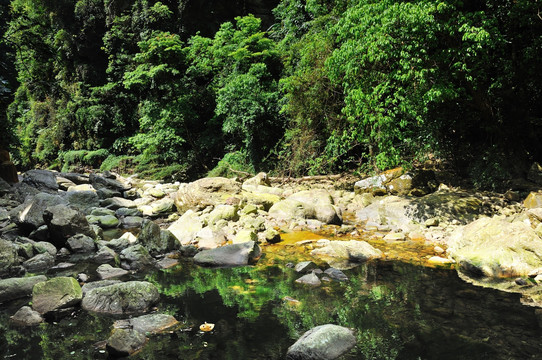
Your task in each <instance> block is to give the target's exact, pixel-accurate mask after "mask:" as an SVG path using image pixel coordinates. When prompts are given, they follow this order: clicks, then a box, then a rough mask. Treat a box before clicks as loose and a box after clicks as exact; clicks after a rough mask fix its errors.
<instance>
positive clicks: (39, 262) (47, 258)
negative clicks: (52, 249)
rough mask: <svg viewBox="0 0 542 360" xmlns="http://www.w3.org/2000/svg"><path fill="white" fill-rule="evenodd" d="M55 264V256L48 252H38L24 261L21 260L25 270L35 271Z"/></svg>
mask: <svg viewBox="0 0 542 360" xmlns="http://www.w3.org/2000/svg"><path fill="white" fill-rule="evenodd" d="M54 264H55V258H54V256H52V255H51V254H49V253H44V254H38V255H36V256H34V257H32V258H30V259H28V260H26V261H25V262H23V267H24V268H25V269H26V271H28V272H31V273H35V272H40V271H46V270H48V269H50V268H52V267H53V265H54Z"/></svg>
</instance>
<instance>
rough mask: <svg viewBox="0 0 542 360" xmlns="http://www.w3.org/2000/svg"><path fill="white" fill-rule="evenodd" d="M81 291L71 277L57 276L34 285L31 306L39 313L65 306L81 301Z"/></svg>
mask: <svg viewBox="0 0 542 360" xmlns="http://www.w3.org/2000/svg"><path fill="white" fill-rule="evenodd" d="M82 298H83V292H82V290H81V286H79V283H78V282H77V280H75V279H74V278H72V277H57V278H53V279H50V280H47V281H44V282H39V283H37V284H36V285H34V288H33V290H32V308H33V309H34V310H35V311H37V312H39V313H40V314H47V313H49V312H52V311H55V310H57V309H62V308H67V307H70V306H73V305H76V304H78V303H79V302H81V299H82Z"/></svg>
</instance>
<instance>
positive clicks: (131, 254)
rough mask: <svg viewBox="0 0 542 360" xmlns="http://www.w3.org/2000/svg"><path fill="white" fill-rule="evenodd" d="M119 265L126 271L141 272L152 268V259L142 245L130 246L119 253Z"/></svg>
mask: <svg viewBox="0 0 542 360" xmlns="http://www.w3.org/2000/svg"><path fill="white" fill-rule="evenodd" d="M120 264H121V267H122V268H123V269H126V270H136V271H139V270H143V269H146V268H149V267H153V266H154V259H153V258H152V257H151V255H150V254H149V252H148V251H147V249H146V248H144V247H143V246H142V245H140V244H137V245H132V246H130V247H127V248H126V249H124V250H122V251H121V253H120Z"/></svg>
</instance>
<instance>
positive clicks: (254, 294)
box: [0, 257, 542, 360]
mask: <svg viewBox="0 0 542 360" xmlns="http://www.w3.org/2000/svg"><path fill="white" fill-rule="evenodd" d="M82 270H83V271H87V272H90V273H92V271H93V270H92V265H85V264H81V265H79V266H78V267H77V268H74V269H70V270H63V273H62V275H70V274H71V273H78V272H80V271H82ZM345 273H346V274H347V275H348V277H349V278H350V280H349V281H346V282H327V283H323V285H322V286H321V287H318V288H310V287H307V286H306V285H301V284H298V283H296V282H295V279H296V278H298V277H299V275H298V274H296V273H295V271H294V270H292V269H290V268H288V267H287V266H286V264H285V262H283V261H282V260H281V259H280V258H279V257H277V258H264V259H262V260H261V261H260V263H259V265H257V266H250V267H240V268H231V269H204V268H199V267H196V266H194V265H192V264H191V263H190V262H189V261H186V262H182V263H181V264H180V265H179V266H177V267H175V268H172V269H169V270H161V271H156V272H153V273H150V274H147V275H146V276H145V277H144V279H145V280H147V281H151V282H153V283H155V284H156V285H157V286H158V287H159V289H160V291H161V303H160V304H159V305H158V306H157V309H155V311H157V312H160V313H168V314H171V315H174V316H175V317H176V318H177V319H178V320H179V321H180V322H181V325H180V326H179V327H177V328H175V329H172V330H171V331H169V332H167V333H165V334H161V335H154V336H150V340H149V342H148V344H147V345H146V346H145V347H144V348H143V350H142V351H141V352H139V353H137V354H135V355H133V356H132V357H131V358H133V359H202V360H203V359H232V360H233V359H283V358H284V355H285V353H286V351H287V349H288V347H289V346H290V345H291V344H293V343H294V342H295V341H296V339H297V338H298V337H299V336H300V335H301V334H302V333H303V332H304V331H306V330H308V329H310V328H311V327H314V326H317V325H321V324H325V323H334V324H339V325H343V326H347V327H352V328H355V329H356V330H357V338H358V345H357V347H356V348H355V349H353V350H352V352H351V353H350V354H348V355H347V356H346V357H345V359H541V358H542V353H541V351H540V350H541V348H542V346H541V345H540V340H541V335H542V331H541V328H540V327H539V324H538V322H537V316H536V314H535V308H531V307H528V306H525V305H522V304H521V303H520V299H519V295H516V294H509V293H504V292H499V291H496V290H491V289H484V288H478V287H474V286H472V285H470V284H467V283H465V282H464V281H462V280H461V279H459V278H458V276H457V275H456V273H455V271H453V270H445V269H432V268H427V267H421V266H417V265H412V264H407V263H402V262H397V261H379V262H371V263H368V264H364V265H361V266H359V267H356V268H354V269H351V270H347V271H345ZM139 279H141V278H139ZM28 301H29V300H28V299H26V300H22V301H16V302H13V303H10V304H7V306H3V307H2V309H1V312H0V334H1V335H2V336H1V337H0V356H1V357H2V358H4V359H96V358H97V359H100V358H102V359H105V358H106V357H107V354H106V353H105V351H104V350H103V346H100V345H101V343H100V342H101V341H103V340H105V339H107V337H108V336H109V334H110V331H111V326H112V323H113V321H114V319H113V318H111V317H107V316H97V315H92V314H89V313H87V312H85V311H82V310H77V309H74V310H73V311H69V313H67V314H65V315H66V316H65V317H63V318H62V317H59V318H57V319H51V320H49V321H48V322H46V323H43V324H41V325H40V326H38V327H34V328H24V329H21V328H17V327H13V326H12V325H10V324H9V321H8V318H9V316H10V315H12V314H13V313H14V312H15V311H16V310H17V309H19V308H20V306H22V305H25V304H27V303H28ZM205 321H207V322H211V323H215V324H216V327H215V329H214V330H213V331H212V332H210V333H202V332H200V331H199V325H200V324H202V323H203V322H205Z"/></svg>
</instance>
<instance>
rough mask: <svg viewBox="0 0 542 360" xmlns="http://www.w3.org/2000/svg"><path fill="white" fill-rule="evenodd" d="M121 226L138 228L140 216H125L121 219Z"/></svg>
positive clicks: (141, 220) (140, 220) (140, 223)
mask: <svg viewBox="0 0 542 360" xmlns="http://www.w3.org/2000/svg"><path fill="white" fill-rule="evenodd" d="M121 223H122V227H123V228H125V229H133V228H140V227H141V225H142V224H143V218H142V217H141V216H126V217H123V218H122V219H121Z"/></svg>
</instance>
